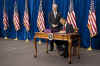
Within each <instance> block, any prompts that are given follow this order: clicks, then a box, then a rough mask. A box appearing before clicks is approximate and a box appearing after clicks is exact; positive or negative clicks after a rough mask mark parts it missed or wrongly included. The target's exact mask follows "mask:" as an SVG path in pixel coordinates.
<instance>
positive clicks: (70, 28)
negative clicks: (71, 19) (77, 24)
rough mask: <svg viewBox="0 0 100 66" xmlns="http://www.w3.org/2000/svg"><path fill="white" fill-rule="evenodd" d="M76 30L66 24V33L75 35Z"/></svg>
mask: <svg viewBox="0 0 100 66" xmlns="http://www.w3.org/2000/svg"><path fill="white" fill-rule="evenodd" d="M73 32H74V29H73V26H72V25H71V24H69V23H67V24H66V33H73Z"/></svg>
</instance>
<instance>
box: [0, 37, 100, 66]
mask: <svg viewBox="0 0 100 66" xmlns="http://www.w3.org/2000/svg"><path fill="white" fill-rule="evenodd" d="M45 47H46V46H45V44H43V45H41V46H40V45H38V53H39V54H38V57H37V58H34V57H33V52H34V50H33V42H32V41H30V42H29V43H26V42H25V41H23V40H18V41H15V40H12V39H9V40H4V39H0V66H52V65H53V66H67V65H68V64H67V62H66V61H67V60H66V59H65V58H63V57H61V56H58V55H56V51H54V52H52V53H51V52H50V53H49V54H46V53H45V50H46V49H45ZM80 55H81V59H80V60H79V59H77V57H72V58H73V59H72V64H71V66H79V65H81V66H89V65H91V66H96V65H98V66H100V50H93V51H92V52H88V51H87V50H86V49H83V48H81V49H80Z"/></svg>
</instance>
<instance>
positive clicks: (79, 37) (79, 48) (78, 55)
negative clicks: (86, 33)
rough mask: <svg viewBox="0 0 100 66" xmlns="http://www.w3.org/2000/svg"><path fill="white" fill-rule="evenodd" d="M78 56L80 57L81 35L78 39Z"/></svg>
mask: <svg viewBox="0 0 100 66" xmlns="http://www.w3.org/2000/svg"><path fill="white" fill-rule="evenodd" d="M78 58H79V59H80V37H79V39H78Z"/></svg>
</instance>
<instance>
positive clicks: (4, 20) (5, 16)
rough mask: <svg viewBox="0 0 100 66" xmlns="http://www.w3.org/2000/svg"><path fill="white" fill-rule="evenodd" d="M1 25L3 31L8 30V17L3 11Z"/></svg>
mask: <svg viewBox="0 0 100 66" xmlns="http://www.w3.org/2000/svg"><path fill="white" fill-rule="evenodd" d="M3 24H4V30H7V28H8V16H7V13H6V10H5V9H4V11H3Z"/></svg>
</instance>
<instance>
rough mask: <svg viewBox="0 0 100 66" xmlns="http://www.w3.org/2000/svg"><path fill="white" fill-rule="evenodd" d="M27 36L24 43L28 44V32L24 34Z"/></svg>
mask: <svg viewBox="0 0 100 66" xmlns="http://www.w3.org/2000/svg"><path fill="white" fill-rule="evenodd" d="M26 33H27V34H26V35H27V37H26V40H25V42H29V40H28V31H27V32H26Z"/></svg>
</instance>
